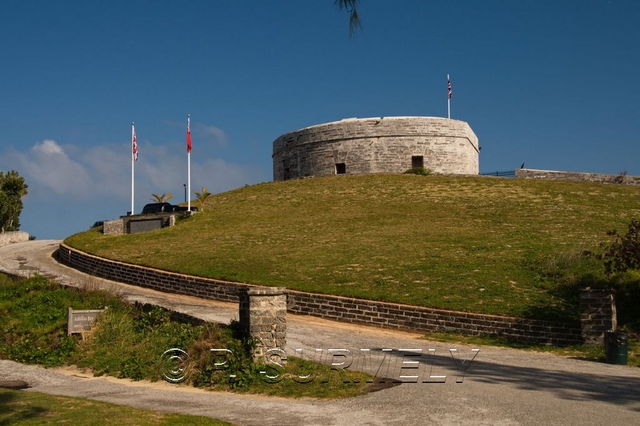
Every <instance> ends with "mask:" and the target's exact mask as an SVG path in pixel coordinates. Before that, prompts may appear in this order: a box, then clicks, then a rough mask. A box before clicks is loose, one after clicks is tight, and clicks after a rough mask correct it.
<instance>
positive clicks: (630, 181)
mask: <svg viewBox="0 0 640 426" xmlns="http://www.w3.org/2000/svg"><path fill="white" fill-rule="evenodd" d="M516 178H521V179H542V180H560V181H567V182H594V183H609V184H619V185H640V176H629V175H627V174H624V173H620V174H617V175H607V174H602V173H585V172H565V171H558V170H537V169H516Z"/></svg>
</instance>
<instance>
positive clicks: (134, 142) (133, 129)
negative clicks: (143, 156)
mask: <svg viewBox="0 0 640 426" xmlns="http://www.w3.org/2000/svg"><path fill="white" fill-rule="evenodd" d="M131 155H133V159H134V160H135V161H138V142H137V140H136V127H135V125H134V124H133V123H131Z"/></svg>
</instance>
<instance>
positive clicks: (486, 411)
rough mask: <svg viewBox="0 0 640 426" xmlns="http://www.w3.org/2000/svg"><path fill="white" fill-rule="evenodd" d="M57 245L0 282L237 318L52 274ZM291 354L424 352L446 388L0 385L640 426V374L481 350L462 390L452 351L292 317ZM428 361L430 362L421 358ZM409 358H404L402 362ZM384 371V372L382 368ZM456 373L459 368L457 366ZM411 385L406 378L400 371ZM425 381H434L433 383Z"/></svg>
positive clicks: (250, 412)
mask: <svg viewBox="0 0 640 426" xmlns="http://www.w3.org/2000/svg"><path fill="white" fill-rule="evenodd" d="M57 244H58V241H32V242H28V243H19V244H13V245H11V246H5V247H2V248H0V270H3V271H5V272H9V273H13V274H21V275H30V274H33V273H36V272H38V273H41V274H43V275H46V276H49V277H50V278H52V279H55V280H57V281H59V282H62V283H65V284H69V285H75V286H80V287H92V288H107V289H109V290H110V291H114V292H119V293H121V294H122V295H123V296H124V297H125V298H127V299H129V300H132V301H133V300H135V301H141V302H148V303H154V304H158V305H161V306H165V307H169V308H171V309H173V310H175V311H179V312H184V313H188V314H190V315H193V316H196V317H199V318H202V319H205V320H209V321H218V322H228V321H229V320H230V319H235V318H237V306H236V305H235V304H229V303H219V302H212V301H206V300H202V299H197V298H192V297H186V296H177V295H171V294H166V293H161V292H157V291H153V290H147V289H142V288H137V287H135V286H130V285H126V284H121V283H116V282H112V281H108V280H103V279H99V278H95V277H91V276H88V275H86V274H83V273H81V272H78V271H76V270H74V269H71V268H67V267H65V266H63V265H59V264H57V263H56V262H55V261H54V260H53V259H52V258H51V253H52V252H53V250H54V249H55V248H56V247H57ZM288 327H289V328H288V335H287V343H288V346H289V349H290V350H293V349H295V348H300V349H302V350H303V353H305V354H310V353H313V349H314V348H318V349H324V351H323V352H322V353H324V354H326V353H327V349H329V348H349V349H351V350H352V352H358V351H359V349H362V348H368V349H371V352H372V353H373V354H376V355H375V357H374V358H373V361H372V363H371V365H370V366H369V368H362V365H361V364H358V365H353V366H352V368H358V369H364V370H367V371H370V372H372V371H374V370H375V369H376V368H377V366H378V365H380V364H381V360H383V358H382V355H381V354H383V352H382V349H383V348H384V349H393V350H392V351H391V352H388V353H387V354H388V356H387V358H386V359H388V360H389V359H390V360H393V361H394V362H396V364H394V365H395V367H396V368H395V369H392V370H389V371H387V372H386V373H385V374H383V375H387V376H388V375H392V376H394V377H397V376H398V375H399V371H400V370H399V364H398V361H401V360H403V359H405V360H409V358H406V357H405V358H403V352H400V351H399V349H421V350H422V353H423V356H422V357H421V358H420V360H421V362H420V364H419V366H420V370H419V375H420V379H419V380H420V381H421V382H422V381H423V379H428V377H429V376H447V378H446V379H445V383H405V384H402V385H400V386H396V387H393V388H390V389H385V390H382V391H379V392H374V393H370V394H367V395H364V396H361V397H357V398H351V399H346V400H337V401H317V400H310V399H302V400H285V399H280V398H267V397H260V396H248V395H235V394H226V393H215V392H208V391H203V390H197V389H190V388H185V387H182V386H179V385H171V384H168V383H161V384H157V383H156V384H150V383H144V382H141V383H133V382H129V381H126V380H117V379H113V378H102V377H101V378H94V377H88V376H86V375H83V374H79V373H78V372H74V371H71V370H59V369H56V370H53V369H43V368H39V367H34V366H25V365H21V364H17V363H14V362H11V361H0V377H5V378H11V379H23V380H27V381H29V382H30V383H32V384H33V390H36V391H41V392H47V393H53V394H62V395H70V396H82V397H88V398H91V399H96V400H101V401H108V402H114V403H120V404H127V405H131V406H135V407H140V408H146V409H154V410H160V411H173V412H182V413H187V414H198V415H207V416H212V417H218V418H222V419H225V420H228V421H231V422H235V423H240V424H299V423H306V424H324V425H331V424H400V423H403V424H404V423H427V422H429V423H435V424H543V423H562V424H605V423H610V424H640V369H638V368H633V367H626V366H613V365H607V364H601V363H595V362H589V361H582V360H576V359H570V358H562V357H557V356H553V355H549V354H540V353H534V352H524V351H519V350H511V349H501V348H491V347H480V348H479V349H480V352H479V353H478V354H477V356H476V358H475V360H474V361H473V362H472V363H470V364H466V366H467V367H468V370H467V371H466V375H465V377H464V380H463V382H462V383H456V377H459V373H460V370H459V368H456V364H455V362H454V361H453V360H452V357H451V355H450V353H449V347H448V345H447V344H443V343H436V342H430V341H428V340H424V339H421V338H420V336H419V335H417V334H411V333H403V332H396V331H385V330H381V329H376V328H370V327H362V326H355V325H350V324H342V323H336V322H331V321H326V320H320V319H315V318H312V317H305V316H295V315H289V316H288ZM455 346H456V348H457V349H458V351H459V354H458V358H460V359H465V358H470V357H471V354H472V352H471V349H472V348H471V347H466V346H462V345H455ZM429 349H435V355H428V354H430V353H432V352H429ZM404 353H406V352H404ZM356 364H357V363H356ZM386 365H389V364H386ZM458 367H460V365H459V364H458ZM404 371H405V374H411V372H412V370H404ZM431 380H432V381H433V380H434V379H431Z"/></svg>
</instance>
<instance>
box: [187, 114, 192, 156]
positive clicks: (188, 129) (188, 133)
mask: <svg viewBox="0 0 640 426" xmlns="http://www.w3.org/2000/svg"><path fill="white" fill-rule="evenodd" d="M187 152H191V117H187Z"/></svg>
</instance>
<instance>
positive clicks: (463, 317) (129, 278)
mask: <svg viewBox="0 0 640 426" xmlns="http://www.w3.org/2000/svg"><path fill="white" fill-rule="evenodd" d="M54 256H55V258H56V259H57V260H58V261H59V262H61V263H64V264H66V265H68V266H71V267H73V268H76V269H78V270H80V271H83V272H86V273H89V274H92V275H95V276H99V277H103V278H107V279H111V280H114V281H120V282H123V283H127V284H133V285H138V286H141V287H147V288H152V289H155V290H160V291H165V292H169V293H178V294H186V295H190V296H198V297H203V298H206V299H213V300H222V301H226V302H238V301H239V298H238V295H239V293H240V291H241V290H242V289H246V288H248V287H256V288H258V287H260V286H255V285H252V284H246V283H236V282H229V281H222V280H215V279H211V278H203V277H196V276H192V275H184V274H178V273H175V272H167V271H162V270H160V269H155V268H148V267H144V266H139V265H132V264H129V263H123V262H118V261H114V260H108V259H104V258H101V257H97V256H93V255H91V254H88V253H84V252H82V251H80V250H77V249H74V248H71V247H69V246H67V245H64V244H61V245H60V248H59V249H58V250H57V251H56V252H55V254H54ZM287 311H288V312H291V313H294V314H302V315H313V316H316V317H320V318H327V319H331V320H337V321H344V322H352V323H359V324H365V325H374V326H379V327H386V328H396V329H404V330H410V331H419V332H433V331H453V332H459V333H465V334H472V335H499V336H504V337H508V338H512V339H515V340H523V341H531V342H537V343H551V344H559V345H565V344H575V343H581V342H582V339H581V336H580V329H579V327H577V326H571V325H565V324H557V323H550V322H546V321H537V320H529V319H523V318H515V317H507V316H499V315H484V314H476V313H470V312H458V311H449V310H444V309H434V308H428V307H424V306H413V305H403V304H399V303H389V302H376V301H372V300H364V299H355V298H351V297H342V296H332V295H328V294H317V293H306V292H301V291H295V290H287Z"/></svg>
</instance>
